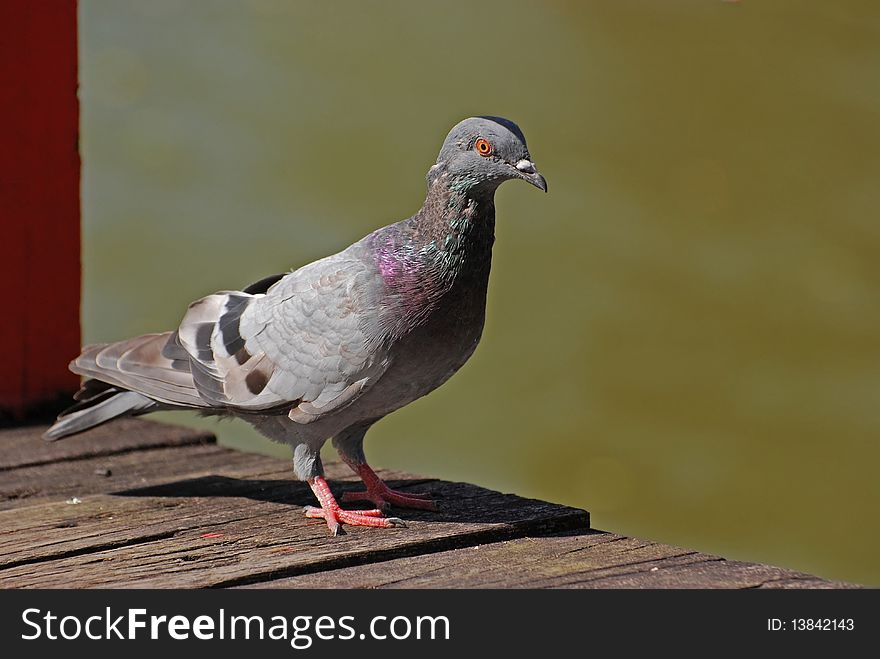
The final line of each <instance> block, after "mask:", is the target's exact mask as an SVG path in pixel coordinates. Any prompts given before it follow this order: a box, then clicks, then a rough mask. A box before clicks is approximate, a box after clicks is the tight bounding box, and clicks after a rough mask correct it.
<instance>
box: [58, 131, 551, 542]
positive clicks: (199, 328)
mask: <svg viewBox="0 0 880 659" xmlns="http://www.w3.org/2000/svg"><path fill="white" fill-rule="evenodd" d="M508 180H523V181H526V182H528V183H530V184H532V185H534V186H535V187H537V188H539V189H540V190H543V191H544V192H546V191H547V182H546V180H545V178H544V177H543V175H542V174H540V173H539V172H538V170H537V168H536V167H535V164H534V162H533V161H532V158H531V155H530V153H529V150H528V147H527V146H526V139H525V136H524V135H523V133H522V131H521V130H520V128H519V127H518V126H517V125H516V124H515V123H514V122H512V121H510V120H509V119H505V118H503V117H496V116H477V117H470V118H467V119H464V120H463V121H460V122H459V123H458V124H456V125H455V126H454V127H453V128H452V130H451V131H450V132H449V134H448V135H447V136H446V139H445V140H444V141H443V145H442V147H441V149H440V153H439V155H438V157H437V160H436V163H435V164H434V165H433V166H431V167H430V169H429V170H428V172H427V176H426V181H427V193H426V196H425V200H424V203H423V204H422V206H421V208H420V209H419V210H418V211H417V212H416V213H415V214H414V215H412V216H411V217H409V218H407V219H405V220H402V221H399V222H396V223H393V224H389V225H387V226H385V227H382V228H380V229H377V230H375V231H373V232H372V233H370V234H368V235H367V236H365V237H364V238H362V239H361V240H358V241H357V242H355V243H353V244H352V245H350V246H349V247H347V248H345V249H343V250H342V251H340V252H338V253H336V254H333V255H331V256H327V257H325V258H322V259H319V260H317V261H314V262H312V263H309V264H308V265H305V266H302V267H300V268H298V269H293V270H291V271H289V272H286V273H282V274H278V275H273V276H270V277H266V278H264V279H261V280H260V281H258V282H256V283H254V284H251V285H250V286H247V287H244V288H242V290H240V291H238V290H227V291H220V292H218V293H214V294H212V295H208V296H206V297H203V298H201V299H199V300H197V301H195V302H193V303H192V304H190V305H189V307H188V309H187V310H186V312H185V314H184V315H183V319H182V320H181V322H180V325H179V327H178V328H177V329H176V330H173V331H166V332H162V333H154V334H144V335H142V336H138V337H135V338H131V339H128V340H124V341H119V342H115V343H104V344H96V345H89V346H86V347H84V348H83V349H82V352H81V354H80V355H79V356H78V357H77V358H76V359H74V360H73V361H72V362H71V363H70V369H71V370H72V371H73V372H74V373H76V374H79V375H80V376H82V378H83V380H82V384H81V388H80V390H79V391H78V392H77V393H76V394H75V395H74V401H75V402H74V404H73V405H72V407H70V408H68V409H66V410H65V411H63V412H62V413H61V414H60V415H59V416H58V418H57V420H56V421H55V423H54V424H53V425H52V426H51V427H50V428H49V429H48V430H47V431H46V433H45V434H44V437H45V438H46V439H47V440H53V441H54V440H57V439H60V438H62V437H66V436H69V435H74V434H76V433H79V432H82V431H85V430H88V429H89V428H93V427H95V426H98V425H100V424H103V423H105V422H108V421H111V420H113V419H116V418H119V417H127V416H140V415H143V414H147V413H150V412H155V411H165V410H197V411H198V412H200V413H201V414H203V415H205V416H231V417H235V418H239V419H243V420H244V421H246V422H247V423H249V424H251V425H252V426H253V427H254V428H256V430H257V431H259V432H260V433H262V434H263V435H265V436H266V437H268V438H270V439H272V440H274V441H277V442H280V443H282V444H287V445H289V446H290V447H291V449H292V454H293V471H294V475H295V476H296V477H297V478H298V479H299V480H302V481H306V482H307V483H308V485H309V486H310V488H311V490H312V492H313V493H314V495H315V498H316V499H317V501H318V504H319V506H317V507H316V506H306V508H305V515H306V517H309V518H316V519H319V518H322V519H323V520H324V521H325V522H326V524H327V527H328V528H329V530H330V533H331V534H332V535H334V536H335V535H339V534H341V533H344V530H343V528H342V527H343V525H348V526H364V527H379V528H391V527H397V526H405V523H404V522H403V521H402V520H401V519H400V518H399V517H392V516H389V513H390V511H391V507H392V506H394V507H401V508H413V509H422V510H436V504H435V502H434V500H433V499H432V498H431V496H430V495H429V494H426V493H408V492H401V491H395V490H393V489H391V488H389V487H388V486H387V485H386V484H385V482H384V481H383V480H382V479H381V478H380V477H379V476H378V475H377V474H376V472H375V471H374V470H373V469H372V468H371V467H370V466H369V464H368V462H367V459H366V456H365V453H364V446H363V444H364V436H365V435H366V433H367V431H368V430H369V429H370V427H371V426H372V425H373V424H375V423H376V422H377V421H379V420H380V419H382V418H383V417H385V416H387V415H388V414H390V413H391V412H394V411H395V410H398V409H400V408H402V407H403V406H405V405H407V404H409V403H411V402H413V401H414V400H416V399H418V398H421V397H422V396H424V395H426V394H428V393H430V392H431V391H433V390H434V389H436V388H437V387H439V386H440V385H442V384H443V383H444V382H446V381H447V380H448V379H449V378H450V377H451V376H452V375H453V374H454V373H455V372H456V371H458V370H459V369H460V368H461V366H462V365H463V364H464V363H465V362H466V361H467V360H468V359H469V358H470V357H471V355H472V354H473V352H474V350H475V349H476V347H477V344H478V343H479V341H480V337H481V335H482V331H483V325H484V321H485V316H486V296H487V288H488V282H489V270H490V267H491V261H492V246H493V243H494V240H495V202H494V200H495V192H496V191H497V189H498V187H499V186H500V185H501V184H502V183H503V182H505V181H508ZM331 438H332V444H333V446H334V447H335V448H336V450H337V452H338V453H339V456H340V458H341V459H342V461H343V462H345V463H346V464H347V465H348V466H349V467H350V468H351V469H352V470H353V471H354V472H355V473H356V474H357V475H358V476H359V477H360V478H361V480H362V481H363V483H364V486H365V489H364V490H363V491H359V492H346V493H345V494H344V495H343V497H342V499H341V502H343V503H345V502H348V501H369V502H372V504H373V505H375V506H376V507H375V508H374V509H370V510H363V509H350V508H343V507H342V506H341V505H340V502H339V501H337V499H336V498H335V497H334V495H333V493H332V491H331V489H330V486H329V484H328V483H327V481H326V479H325V478H324V469H323V465H322V462H321V456H320V451H321V447H322V446H323V445H324V443H325V442H326V441H327V440H328V439H331Z"/></svg>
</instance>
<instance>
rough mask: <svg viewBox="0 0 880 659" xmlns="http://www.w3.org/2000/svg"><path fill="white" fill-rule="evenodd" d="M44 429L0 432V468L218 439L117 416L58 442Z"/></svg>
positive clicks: (201, 432) (186, 429) (200, 431)
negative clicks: (46, 437)
mask: <svg viewBox="0 0 880 659" xmlns="http://www.w3.org/2000/svg"><path fill="white" fill-rule="evenodd" d="M45 430H46V426H24V427H21V428H9V429H5V430H3V431H2V432H0V472H3V471H7V470H10V469H17V468H19V467H31V466H35V465H41V464H49V463H57V462H62V461H70V460H79V459H82V458H93V457H100V456H106V455H116V454H118V453H127V452H131V451H139V450H141V449H145V448H161V447H165V446H189V445H193V444H213V443H215V442H216V441H217V440H216V438H215V437H214V435H213V434H212V433H210V432H208V431H206V430H195V429H192V428H184V427H183V426H172V425H168V424H162V423H155V422H153V421H144V420H142V419H120V420H118V421H114V422H113V423H111V424H107V425H104V426H98V427H97V428H93V429H92V430H89V431H88V432H86V433H83V434H81V435H77V436H76V437H70V438H67V439H63V440H61V441H57V442H46V441H44V440H43V438H42V435H43V433H44V432H45Z"/></svg>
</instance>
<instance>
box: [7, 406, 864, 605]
mask: <svg viewBox="0 0 880 659" xmlns="http://www.w3.org/2000/svg"><path fill="white" fill-rule="evenodd" d="M43 430H44V427H42V426H39V427H38V426H31V427H22V428H14V429H7V430H3V431H0V447H2V450H0V587H4V588H83V587H89V588H93V587H97V588H103V587H116V588H124V587H137V588H146V587H153V588H170V587H176V588H190V587H257V588H299V587H308V588H349V587H356V588H520V587H523V588H851V587H857V586H853V585H852V584H846V583H841V582H834V581H827V580H824V579H820V578H818V577H814V576H811V575H808V574H803V573H799V572H794V571H792V570H787V569H782V568H778V567H773V566H769V565H760V564H755V563H743V562H739V561H729V560H725V559H723V558H720V557H718V556H712V555H709V554H704V553H701V552H698V551H693V550H690V549H685V548H681V547H674V546H670V545H664V544H659V543H656V542H650V541H646V540H639V539H636V538H628V537H623V536H620V535H616V534H614V533H606V532H604V531H597V530H593V529H591V528H590V517H589V513H587V512H586V511H584V510H579V509H575V508H569V507H567V506H560V505H556V504H551V503H546V502H543V501H536V500H533V499H525V498H522V497H519V496H515V495H512V494H502V493H499V492H494V491H491V490H487V489H484V488H481V487H478V486H476V485H470V484H467V483H452V482H447V481H441V480H435V479H430V478H420V477H415V476H411V475H407V474H401V473H394V472H388V471H385V472H380V475H382V476H383V477H384V478H386V479H387V480H389V481H390V482H391V484H392V487H395V488H401V489H407V490H413V491H430V492H432V493H435V494H436V495H438V497H439V500H440V502H441V506H442V508H441V510H440V511H439V512H427V511H414V510H413V511H411V510H407V511H403V515H402V516H403V517H405V519H406V521H407V524H408V526H407V528H395V529H388V530H385V529H364V528H347V531H348V532H347V534H346V535H344V536H341V537H337V538H333V537H330V536H329V535H328V533H327V528H326V526H325V524H324V523H323V521H322V520H307V519H305V518H304V517H303V515H302V513H301V507H302V506H304V505H306V504H310V503H313V501H312V495H311V492H310V490H309V488H308V487H307V486H306V485H305V484H304V483H300V482H297V481H294V480H293V478H292V470H291V468H290V465H289V464H288V463H287V462H286V461H284V460H278V459H275V458H269V457H265V456H260V455H255V454H248V453H241V452H237V451H233V450H230V449H226V448H223V447H221V446H218V445H217V444H216V442H215V439H214V437H213V435H211V434H210V433H207V432H202V431H196V430H190V429H186V428H181V427H177V426H168V425H161V424H157V423H152V422H148V421H140V420H125V421H119V422H115V423H113V424H109V425H107V426H103V427H101V428H98V429H96V430H93V431H90V432H89V433H86V434H83V435H81V436H79V437H74V438H70V439H67V440H64V441H62V442H58V443H53V444H49V443H46V442H44V441H43V440H42V439H41V438H40V434H41V433H42V431H43ZM327 476H328V478H329V479H331V485H332V486H333V488H334V490H335V492H336V493H337V495H338V494H339V493H340V492H341V491H343V490H344V489H346V488H356V487H357V486H358V483H357V482H356V481H355V479H354V478H353V477H352V476H351V474H350V473H349V472H348V470H347V468H345V467H344V465H339V464H330V465H327Z"/></svg>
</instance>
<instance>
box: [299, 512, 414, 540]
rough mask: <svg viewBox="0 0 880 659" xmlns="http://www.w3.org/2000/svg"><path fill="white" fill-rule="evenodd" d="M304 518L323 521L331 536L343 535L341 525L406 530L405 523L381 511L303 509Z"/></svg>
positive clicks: (343, 531)
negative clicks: (384, 514)
mask: <svg viewBox="0 0 880 659" xmlns="http://www.w3.org/2000/svg"><path fill="white" fill-rule="evenodd" d="M303 512H304V513H305V516H306V517H308V518H310V519H319V518H320V519H323V520H325V521H326V522H327V527H328V528H329V529H330V533H331V534H332V535H333V536H339V535H345V530H344V529H343V528H342V525H343V524H347V525H348V526H369V527H374V528H385V529H390V528H394V527H403V528H406V523H405V522H404V521H403V520H402V519H400V518H399V517H385V516H383V514H382V511H381V510H345V509H343V508H317V507H315V506H306V507H305V508H303Z"/></svg>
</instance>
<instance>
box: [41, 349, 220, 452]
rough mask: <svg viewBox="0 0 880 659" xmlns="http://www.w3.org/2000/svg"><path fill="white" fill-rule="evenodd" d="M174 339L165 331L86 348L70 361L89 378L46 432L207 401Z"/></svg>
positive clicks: (57, 434)
mask: <svg viewBox="0 0 880 659" xmlns="http://www.w3.org/2000/svg"><path fill="white" fill-rule="evenodd" d="M169 339H170V340H171V341H170V343H171V345H170V346H169ZM174 340H175V337H174V335H173V334H172V333H171V332H165V333H164V334H145V335H144V336H138V337H135V338H133V339H129V340H127V341H120V342H118V343H110V344H101V345H92V346H87V347H85V348H83V351H82V353H81V354H80V356H79V357H77V358H76V359H75V360H73V361H72V362H71V363H70V370H71V371H73V372H74V373H78V374H79V375H83V376H85V378H86V379H85V380H84V381H83V385H82V388H81V389H80V390H79V392H77V393H76V395H74V400H75V401H77V402H76V404H75V405H73V406H72V407H70V408H69V409H67V410H65V411H64V412H62V413H61V414H60V415H59V416H58V420H57V421H56V422H55V424H54V425H53V426H52V427H51V428H49V430H48V431H47V432H46V433H45V435H44V437H45V438H46V439H48V440H55V439H61V438H62V437H67V436H68V435H73V434H76V433H78V432H82V431H83V430H88V429H89V428H94V427H95V426H97V425H100V424H102V423H105V422H106V421H110V420H111V419H115V418H117V417H122V416H132V415H138V414H146V413H147V412H153V411H156V410H159V409H185V408H200V407H205V405H206V404H205V401H204V400H203V399H202V398H201V397H200V396H199V393H198V391H197V390H196V388H195V385H194V383H193V379H192V374H191V373H190V369H189V363H188V361H187V360H185V359H182V357H181V355H179V354H177V352H179V350H175V346H176V344H175V343H174ZM166 348H167V349H166Z"/></svg>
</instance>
